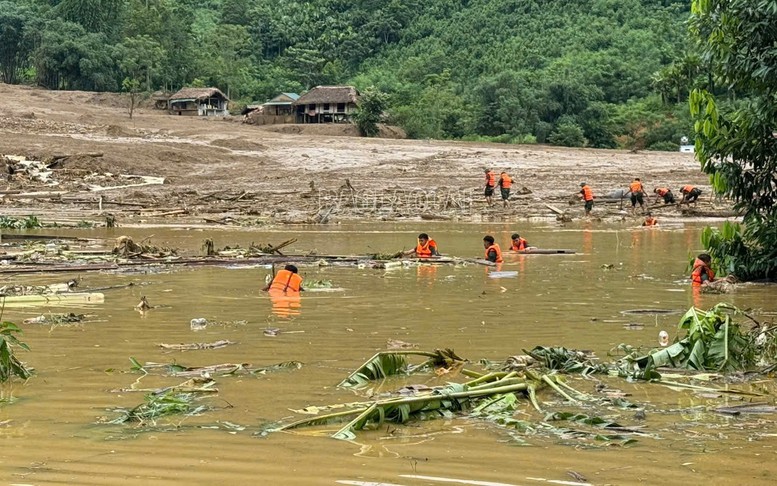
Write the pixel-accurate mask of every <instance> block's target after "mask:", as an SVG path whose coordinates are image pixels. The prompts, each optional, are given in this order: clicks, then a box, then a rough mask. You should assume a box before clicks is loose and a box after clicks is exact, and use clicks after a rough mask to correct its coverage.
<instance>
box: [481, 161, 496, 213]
mask: <svg viewBox="0 0 777 486" xmlns="http://www.w3.org/2000/svg"><path fill="white" fill-rule="evenodd" d="M494 187H496V176H495V175H494V173H493V172H492V171H491V169H486V189H485V191H484V192H483V193H484V195H485V196H486V204H488V206H489V207H491V206H493V205H494V203H493V201H492V200H491V197H492V196H493V195H494Z"/></svg>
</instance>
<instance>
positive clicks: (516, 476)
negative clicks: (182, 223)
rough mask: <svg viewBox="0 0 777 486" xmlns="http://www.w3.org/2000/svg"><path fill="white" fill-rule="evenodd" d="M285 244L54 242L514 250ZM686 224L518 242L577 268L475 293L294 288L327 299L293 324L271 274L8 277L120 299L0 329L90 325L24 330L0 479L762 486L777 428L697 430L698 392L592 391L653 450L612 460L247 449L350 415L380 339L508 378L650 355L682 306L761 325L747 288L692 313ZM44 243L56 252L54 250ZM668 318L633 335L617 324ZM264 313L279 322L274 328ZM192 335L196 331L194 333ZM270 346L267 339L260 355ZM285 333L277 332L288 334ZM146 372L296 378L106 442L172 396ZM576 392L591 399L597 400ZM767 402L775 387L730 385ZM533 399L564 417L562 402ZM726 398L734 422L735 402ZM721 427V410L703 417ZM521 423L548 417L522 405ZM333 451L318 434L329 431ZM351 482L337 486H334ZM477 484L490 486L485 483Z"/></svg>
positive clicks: (444, 282)
mask: <svg viewBox="0 0 777 486" xmlns="http://www.w3.org/2000/svg"><path fill="white" fill-rule="evenodd" d="M333 228H334V229H329V227H326V228H324V229H322V227H295V228H278V229H273V230H267V231H237V230H220V231H219V230H212V229H207V230H197V229H184V228H119V229H116V230H113V231H114V232H112V233H110V232H106V231H105V230H103V231H97V230H94V231H87V232H78V233H76V232H74V231H70V232H65V233H62V234H69V235H76V234H77V235H78V236H84V235H86V234H88V236H89V237H96V238H107V239H111V238H115V237H116V236H118V235H120V234H127V235H129V236H132V237H134V238H135V239H136V240H140V239H142V238H144V237H146V236H149V235H150V234H153V235H154V236H153V242H154V243H155V244H164V245H166V246H172V247H177V248H182V249H184V250H185V251H186V252H187V253H189V254H197V253H198V251H199V247H200V245H201V244H202V241H203V240H204V239H205V238H206V237H210V238H212V239H214V241H215V243H216V246H217V247H223V246H224V245H234V244H240V245H242V246H247V245H248V244H249V243H250V242H257V243H259V242H262V243H264V242H268V241H270V242H275V243H277V242H279V241H283V240H285V239H287V238H291V237H295V238H298V242H297V243H295V244H294V246H293V247H291V248H290V249H289V251H292V252H295V253H297V252H299V253H306V252H308V251H311V250H315V251H317V252H318V253H319V254H363V253H366V252H386V253H388V252H394V251H397V250H398V249H400V248H403V247H404V248H409V247H410V246H411V245H412V244H414V241H415V236H416V235H417V233H418V232H420V231H425V232H428V233H429V234H430V235H431V236H432V237H433V238H434V239H435V240H437V242H438V244H439V245H440V248H441V251H442V252H443V253H448V254H451V255H456V256H462V257H480V256H481V254H482V241H481V238H482V236H483V235H484V234H493V235H494V236H495V237H496V239H497V241H498V242H499V243H501V244H502V245H504V246H506V245H507V242H508V241H509V236H510V234H511V233H512V232H514V230H515V229H516V227H515V226H509V225H506V224H502V223H498V224H489V225H476V224H466V225H452V224H429V225H418V224H403V225H393V224H392V225H388V224H380V225H375V224H358V225H347V226H346V225H341V226H337V227H333ZM700 229H701V225H700V224H694V223H685V224H683V223H676V225H674V226H671V227H658V228H653V229H648V230H645V229H642V228H630V227H626V226H618V227H616V226H601V225H597V224H590V225H588V226H586V225H585V224H584V223H580V224H578V225H572V226H568V227H565V228H559V227H558V226H557V225H556V224H555V223H533V224H521V225H520V232H521V234H522V236H524V237H525V238H527V239H528V241H529V243H530V244H532V245H536V246H539V247H545V248H571V249H576V250H578V252H579V253H577V254H574V255H532V256H509V257H507V259H506V262H505V264H504V265H503V267H502V268H501V270H503V271H517V272H518V273H517V275H516V276H514V277H512V278H500V279H495V278H489V276H488V270H487V269H486V268H485V267H482V266H479V265H468V266H455V267H454V266H433V267H432V266H420V267H404V268H396V269H389V270H376V269H370V268H354V267H338V266H304V267H301V273H302V274H303V276H305V277H306V278H309V279H323V280H331V281H332V283H333V284H334V285H335V286H336V287H341V288H343V289H344V290H343V291H341V292H311V293H308V294H303V297H302V299H301V302H300V304H299V307H297V306H296V305H295V308H294V312H293V313H294V314H298V315H294V316H293V317H292V318H291V319H289V318H284V317H283V316H279V315H277V312H276V313H274V312H273V307H272V303H271V302H270V299H269V297H268V296H267V295H266V294H263V293H262V292H260V288H261V287H262V286H263V284H264V279H265V276H266V275H267V274H268V273H269V269H267V268H261V267H259V268H213V267H202V268H183V269H182V268H179V269H175V268H173V269H171V270H169V271H162V272H155V271H154V272H135V273H109V272H99V273H98V272H90V273H82V274H56V275H54V274H50V275H34V276H14V277H10V276H3V278H2V284H3V285H6V284H26V285H42V284H48V283H54V282H61V281H66V280H67V279H69V278H74V277H78V278H80V279H81V283H80V285H81V287H86V288H95V287H103V286H114V285H122V284H129V283H132V284H134V285H133V286H131V287H128V288H125V289H116V290H107V291H105V303H104V304H99V305H95V306H91V307H80V308H72V307H70V308H56V307H45V308H26V309H5V313H4V316H3V318H4V319H5V320H10V321H13V322H21V321H22V320H23V319H26V318H29V317H34V316H37V315H41V314H46V313H49V312H75V313H79V314H88V315H90V316H91V317H89V319H88V320H87V322H86V323H83V324H78V325H59V326H48V325H37V324H30V325H25V326H24V336H23V337H22V339H23V340H24V341H25V342H27V343H28V344H29V345H30V347H31V350H32V351H31V352H23V353H22V358H23V359H24V360H25V361H26V362H27V363H28V364H29V365H31V366H33V367H34V368H35V370H36V374H35V376H34V377H33V378H32V379H31V380H29V381H28V382H27V383H26V384H24V385H20V384H17V385H15V386H14V387H13V389H12V392H13V396H14V397H15V401H14V402H13V403H11V404H3V405H2V406H0V436H2V438H3V439H4V440H3V445H4V447H3V448H2V450H1V451H0V471H2V475H3V476H4V480H5V482H6V483H8V484H12V483H13V484H173V483H175V484H215V483H222V484H299V485H307V484H337V481H346V483H341V484H358V483H359V482H363V483H364V484H367V483H370V482H372V483H378V482H386V483H392V484H402V485H427V484H443V483H442V482H440V480H439V479H434V478H449V479H451V478H453V479H458V480H462V481H481V482H482V483H476V482H471V483H466V482H465V483H460V484H491V483H494V484H497V483H505V484H536V483H538V482H541V481H539V478H542V479H547V480H555V481H573V482H574V481H577V482H581V480H580V479H579V478H578V479H573V478H571V477H570V475H569V474H568V471H570V470H571V471H576V472H577V473H579V474H580V475H582V476H583V477H585V478H586V479H587V481H589V482H591V483H593V484H634V483H639V482H645V483H656V482H659V481H660V482H663V483H668V484H680V483H688V482H694V483H699V482H701V481H705V482H708V483H710V484H731V483H734V482H737V483H747V484H767V483H770V484H771V481H772V478H773V477H774V475H775V474H777V465H775V459H776V458H775V446H777V440H776V439H775V437H777V426H775V423H774V421H773V420H774V417H773V416H771V415H758V416H746V417H743V418H736V417H726V416H722V415H718V414H715V413H713V412H711V411H707V407H708V406H712V405H718V404H722V403H727V402H726V401H725V399H721V398H716V399H713V398H705V396H703V395H700V394H695V393H693V392H692V391H690V390H689V391H675V390H669V389H667V388H665V387H662V386H659V385H654V384H646V383H633V384H631V383H627V382H625V381H623V380H619V379H608V378H606V377H605V378H602V379H603V380H605V381H606V382H607V383H608V385H610V386H612V387H616V388H620V389H621V390H623V391H625V392H628V393H630V394H631V396H630V397H629V400H630V401H632V402H634V403H636V404H639V405H640V406H642V407H644V409H645V412H646V418H645V419H644V420H637V419H636V418H634V410H621V409H612V410H610V411H609V417H610V418H611V419H615V420H617V421H618V422H619V423H621V424H624V425H636V424H639V425H644V426H647V427H646V431H647V432H650V433H651V434H654V436H652V437H638V441H637V442H636V443H634V444H631V445H629V446H627V447H608V446H606V445H602V446H594V444H592V443H590V442H581V441H577V440H576V439H574V438H572V437H558V436H544V435H543V434H541V433H536V434H532V433H528V434H526V433H523V432H520V433H519V432H515V431H508V430H505V429H501V428H499V427H497V426H495V425H492V424H490V423H487V422H479V421H474V420H468V419H462V418H452V419H450V418H448V419H443V418H441V419H439V420H433V421H427V422H422V423H413V424H410V425H407V426H400V427H394V426H392V427H390V428H388V429H387V428H386V427H385V426H384V427H383V428H381V429H380V430H376V431H368V432H360V433H358V434H357V439H356V441H354V442H347V441H337V440H334V439H330V438H328V437H326V436H325V434H323V433H322V431H321V430H320V429H317V430H314V431H305V430H301V431H299V432H296V433H273V434H269V435H266V436H263V437H260V436H257V435H256V433H257V432H258V431H259V430H260V428H261V426H262V425H264V424H266V423H269V422H273V421H277V420H280V419H286V420H289V419H290V418H291V417H292V416H294V414H293V413H292V412H290V410H289V409H301V408H304V407H306V406H308V405H327V404H333V403H342V402H351V401H359V400H363V398H362V397H361V396H358V395H355V394H354V393H353V392H349V391H344V390H338V389H336V388H335V385H336V384H337V383H338V382H339V381H340V380H341V379H342V378H343V377H345V376H346V375H347V374H348V373H349V372H350V371H352V370H353V369H354V368H356V367H358V365H360V364H361V363H362V362H363V361H364V360H365V359H367V358H369V357H370V356H371V355H372V354H373V353H374V352H376V351H378V350H381V349H385V345H386V341H387V340H388V339H399V340H402V341H406V342H410V343H415V344H417V345H418V346H419V347H420V349H430V350H431V349H434V348H442V347H447V348H453V349H455V350H456V352H457V353H458V354H459V355H461V356H462V357H465V358H467V359H469V360H471V361H474V362H477V361H478V360H480V359H481V358H487V359H493V360H502V359H505V358H506V357H507V356H510V355H515V354H520V353H521V352H522V351H521V350H522V349H530V348H532V347H534V346H535V345H560V346H567V347H571V348H578V349H589V350H593V351H595V352H596V353H597V355H599V356H601V357H606V355H607V352H608V351H609V350H610V349H612V348H613V347H615V346H617V345H618V344H620V343H629V344H631V345H634V346H637V345H643V346H647V347H651V346H654V345H655V344H656V343H657V336H658V333H659V331H660V330H667V331H668V332H669V334H670V336H671V337H672V338H674V336H675V335H676V324H677V321H678V319H679V313H681V312H683V311H684V310H686V309H687V308H688V307H690V306H691V305H693V304H694V303H696V304H697V305H699V306H701V307H705V308H706V307H710V306H712V305H714V304H715V303H717V302H719V301H726V302H731V303H733V304H735V305H737V306H740V307H743V308H752V309H755V310H757V311H763V312H767V313H774V312H775V311H777V304H775V301H776V299H775V297H777V288H775V287H774V286H766V285H748V286H745V287H743V288H740V289H738V290H737V291H736V292H735V293H732V294H727V295H723V296H716V295H703V296H701V297H697V298H696V299H697V300H696V301H695V300H694V296H693V294H692V293H691V291H690V287H689V285H688V282H687V279H686V265H687V259H688V256H689V255H690V254H693V253H695V252H697V251H698V250H699V248H698V247H699V243H698V241H699V238H698V236H699V231H700ZM47 233H50V232H49V231H47ZM141 296H146V297H147V299H148V301H149V302H150V304H151V305H153V306H157V307H156V308H154V309H152V310H150V311H149V312H148V313H146V315H145V316H141V315H140V314H139V313H138V312H137V311H135V310H134V308H133V307H134V306H135V304H137V303H138V301H139V299H140V297H141ZM646 308H650V309H663V310H667V311H676V312H677V313H675V314H671V313H668V314H655V313H653V314H650V313H648V314H630V313H624V312H623V311H628V310H632V309H646ZM276 311H277V309H276ZM198 317H202V318H206V319H207V320H208V321H209V325H208V326H207V327H206V328H205V329H204V330H200V331H193V330H192V329H191V328H190V320H191V319H192V318H198ZM268 327H273V328H279V329H280V330H281V333H280V335H278V336H274V337H269V336H266V335H265V334H264V332H263V331H264V330H265V329H266V328H268ZM283 331H286V332H283ZM220 339H228V340H230V341H234V342H235V343H237V344H235V345H232V346H228V347H226V348H222V349H215V350H196V351H165V350H162V349H160V347H159V346H158V345H159V344H160V343H169V344H177V343H194V342H212V341H216V340H220ZM130 357H134V358H136V359H137V360H138V361H140V362H141V363H143V362H156V363H172V362H175V363H178V364H181V365H185V366H204V365H210V364H217V363H251V364H252V365H254V366H264V365H271V364H274V363H279V362H284V361H289V360H294V361H299V362H301V363H304V365H303V367H302V368H301V369H299V370H290V371H285V372H278V373H268V374H266V375H261V376H251V375H240V376H227V377H216V382H217V383H216V386H217V388H218V390H219V391H218V394H217V395H214V396H211V397H209V398H207V400H206V402H207V404H208V405H210V406H211V407H212V409H211V410H209V411H207V412H205V413H204V414H202V415H200V416H196V417H185V418H184V417H166V418H163V419H161V420H160V421H159V423H158V424H157V426H156V427H136V426H133V425H109V424H106V423H101V422H105V421H107V420H111V419H114V418H116V417H117V416H119V413H118V412H116V411H115V410H116V409H118V408H131V407H133V406H135V405H138V404H140V403H141V402H142V401H143V395H144V394H143V393H142V392H136V391H127V390H128V389H133V388H135V389H144V388H156V387H163V386H168V385H175V384H177V383H179V382H181V381H182V380H181V379H178V378H172V377H165V376H159V375H149V376H145V377H142V378H141V376H142V375H140V374H138V373H133V372H131V371H130V368H131V363H130V360H129V358H130ZM415 380H416V382H419V383H423V384H426V385H430V386H431V385H437V384H444V383H445V381H446V377H442V378H437V377H434V376H419V377H416V378H415ZM571 383H572V384H573V385H574V386H575V387H578V388H579V389H581V390H584V391H590V390H592V389H593V387H594V385H595V383H594V382H593V381H590V380H589V381H586V380H582V379H575V380H572V381H571ZM743 386H744V387H745V388H746V389H751V388H752V387H755V388H757V389H758V390H760V391H766V392H769V393H772V394H771V395H769V396H766V397H763V398H762V399H761V400H766V401H768V402H770V403H773V401H774V400H773V398H772V397H773V392H774V387H773V383H772V382H771V380H770V381H768V382H761V383H758V384H756V385H743ZM540 399H541V400H543V401H544V402H546V404H547V405H548V406H547V407H546V408H548V409H551V410H552V409H554V406H556V405H557V406H558V407H559V408H560V407H562V404H561V402H560V401H559V399H558V397H557V396H554V395H553V394H552V393H550V392H545V393H544V394H542V395H541V396H540ZM737 400H738V398H737V397H736V396H732V397H731V398H729V399H728V402H730V403H739V402H737ZM711 408H714V407H711ZM516 416H520V417H522V418H524V419H527V420H533V421H537V422H540V421H542V419H543V417H541V416H539V415H538V414H537V413H535V412H533V411H532V409H531V407H530V406H528V404H522V405H521V406H520V407H519V410H518V411H517V412H516ZM329 429H330V431H331V429H332V427H330V428H329ZM348 481H351V483H348ZM489 482H490V483H489Z"/></svg>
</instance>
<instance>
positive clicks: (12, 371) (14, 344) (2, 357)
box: [0, 321, 32, 383]
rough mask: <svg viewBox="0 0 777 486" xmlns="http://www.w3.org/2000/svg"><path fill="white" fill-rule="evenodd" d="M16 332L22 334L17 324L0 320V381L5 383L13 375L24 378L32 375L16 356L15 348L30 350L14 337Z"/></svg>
mask: <svg viewBox="0 0 777 486" xmlns="http://www.w3.org/2000/svg"><path fill="white" fill-rule="evenodd" d="M17 334H22V330H21V329H19V326H17V325H16V324H14V323H12V322H7V321H4V322H0V383H6V382H8V381H9V380H11V379H12V378H13V377H14V376H15V377H18V378H21V379H22V380H26V379H27V378H29V377H30V376H31V375H32V371H31V370H30V369H29V368H27V367H26V366H25V365H24V363H22V362H21V361H20V360H19V358H18V357H17V356H16V348H22V349H26V350H27V351H29V350H30V348H29V346H27V344H26V343H23V342H22V341H20V340H19V338H17V337H16V335H17Z"/></svg>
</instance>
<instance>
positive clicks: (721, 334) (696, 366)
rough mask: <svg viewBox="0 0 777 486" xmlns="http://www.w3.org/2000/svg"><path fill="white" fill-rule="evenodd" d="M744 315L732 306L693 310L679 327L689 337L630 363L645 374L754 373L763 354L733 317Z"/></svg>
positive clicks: (631, 359)
mask: <svg viewBox="0 0 777 486" xmlns="http://www.w3.org/2000/svg"><path fill="white" fill-rule="evenodd" d="M740 314H741V311H739V309H736V308H735V307H731V306H730V305H728V304H718V305H716V306H715V307H713V308H712V309H710V310H708V311H702V310H699V309H696V308H694V307H691V308H690V309H689V310H688V312H686V313H685V315H684V316H683V317H682V318H681V319H680V324H679V326H678V328H679V329H680V330H684V331H685V332H686V335H685V337H683V338H682V339H680V340H678V341H677V342H675V343H674V344H672V345H671V346H669V347H666V348H663V349H658V350H655V351H652V352H651V353H649V354H648V355H646V356H641V357H637V356H636V355H631V356H628V357H627V358H626V361H630V362H633V363H636V364H637V365H638V366H639V369H640V370H642V372H644V374H645V375H650V374H651V372H652V370H655V369H656V368H660V367H672V368H687V369H693V370H698V371H704V370H706V371H725V372H730V371H746V370H750V369H752V368H753V367H754V366H755V364H756V362H757V359H758V355H759V353H758V348H757V346H756V343H755V339H754V336H753V335H752V334H746V333H743V332H742V330H741V329H740V327H739V325H738V324H736V323H735V322H734V321H733V318H732V317H733V316H735V315H740ZM771 359H773V357H771Z"/></svg>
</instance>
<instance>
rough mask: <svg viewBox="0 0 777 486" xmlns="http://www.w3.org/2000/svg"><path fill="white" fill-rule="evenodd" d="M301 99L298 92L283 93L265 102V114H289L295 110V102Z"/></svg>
mask: <svg viewBox="0 0 777 486" xmlns="http://www.w3.org/2000/svg"><path fill="white" fill-rule="evenodd" d="M298 99H299V95H298V94H297V93H281V94H279V95H278V96H276V97H275V98H273V99H271V100H270V101H268V102H267V103H265V104H263V105H262V106H263V107H264V114H265V115H271V116H288V115H291V114H292V113H293V112H294V102H295V101H297V100H298Z"/></svg>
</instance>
